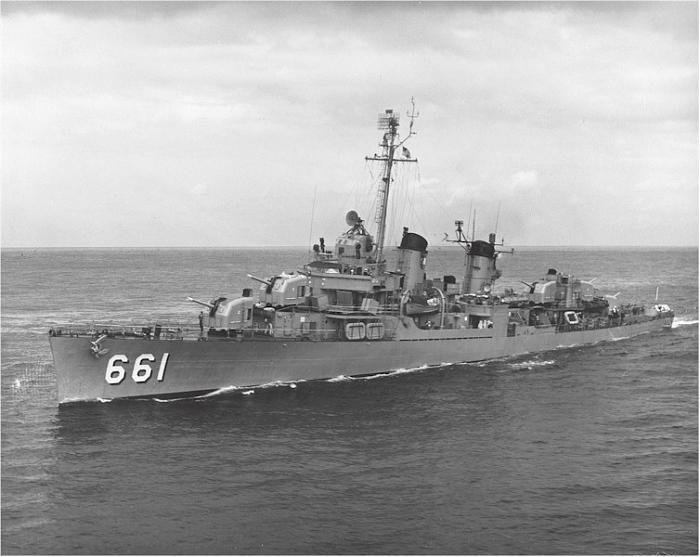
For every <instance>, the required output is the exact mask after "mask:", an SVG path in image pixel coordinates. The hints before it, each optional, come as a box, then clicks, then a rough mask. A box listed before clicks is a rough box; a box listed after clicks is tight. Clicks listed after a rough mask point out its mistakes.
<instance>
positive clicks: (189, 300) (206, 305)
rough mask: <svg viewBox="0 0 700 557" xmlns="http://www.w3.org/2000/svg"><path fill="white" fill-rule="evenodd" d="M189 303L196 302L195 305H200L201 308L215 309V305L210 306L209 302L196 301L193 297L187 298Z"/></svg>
mask: <svg viewBox="0 0 700 557" xmlns="http://www.w3.org/2000/svg"><path fill="white" fill-rule="evenodd" d="M187 301H188V302H194V303H195V304H199V305H200V306H204V307H208V308H209V309H213V308H214V304H210V303H209V302H203V301H202V300H195V299H194V298H193V297H192V296H187Z"/></svg>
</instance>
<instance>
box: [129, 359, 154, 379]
mask: <svg viewBox="0 0 700 557" xmlns="http://www.w3.org/2000/svg"><path fill="white" fill-rule="evenodd" d="M144 360H148V361H149V362H155V361H156V357H155V356H154V355H153V354H141V355H140V356H139V357H138V358H136V361H135V362H134V371H132V372H131V378H132V379H133V380H134V383H145V382H146V381H148V380H149V379H150V378H151V373H153V370H152V369H151V366H149V365H148V364H143V363H141V362H143V361H144Z"/></svg>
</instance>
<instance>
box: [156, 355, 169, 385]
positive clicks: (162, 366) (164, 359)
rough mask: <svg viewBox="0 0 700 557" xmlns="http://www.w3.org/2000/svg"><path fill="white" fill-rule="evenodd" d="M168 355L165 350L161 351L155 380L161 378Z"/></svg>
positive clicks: (160, 379)
mask: <svg viewBox="0 0 700 557" xmlns="http://www.w3.org/2000/svg"><path fill="white" fill-rule="evenodd" d="M168 356H169V354H168V353H167V352H164V353H163V359H162V360H161V361H160V368H158V376H157V377H156V381H162V380H163V376H164V375H165V365H166V364H167V363H168Z"/></svg>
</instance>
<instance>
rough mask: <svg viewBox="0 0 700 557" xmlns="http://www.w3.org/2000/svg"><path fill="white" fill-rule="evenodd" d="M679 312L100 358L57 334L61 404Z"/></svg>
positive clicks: (460, 355)
mask: <svg viewBox="0 0 700 557" xmlns="http://www.w3.org/2000/svg"><path fill="white" fill-rule="evenodd" d="M672 321H673V317H672V316H670V317H665V318H662V319H654V320H649V321H644V322H640V323H633V324H628V325H622V326H618V327H610V328H601V329H590V330H580V331H571V332H557V333H555V332H554V331H553V330H552V331H547V332H538V331H535V330H533V331H532V334H523V335H518V336H513V337H508V336H500V335H499V336H496V335H495V332H492V331H490V330H488V329H487V330H479V331H474V332H470V331H471V330H469V329H464V330H462V331H461V332H460V331H451V332H450V333H449V334H448V333H447V332H446V331H444V332H443V331H435V332H434V334H425V335H421V336H420V337H418V336H415V335H413V336H407V337H404V338H401V337H400V336H398V337H397V338H396V339H395V340H385V341H354V342H353V341H317V342H314V341H308V342H304V341H299V340H294V339H290V340H289V341H285V340H279V339H274V340H273V339H269V340H255V339H246V340H243V341H240V342H237V341H236V340H232V339H209V340H208V341H196V340H147V339H141V338H105V339H104V340H102V341H101V348H102V355H101V356H99V357H95V356H94V355H93V353H91V351H90V339H89V338H86V337H72V336H51V337H49V338H50V343H51V350H52V352H53V357H54V362H55V366H56V376H57V387H58V400H59V403H67V402H76V401H89V400H111V399H115V398H141V397H145V398H172V397H177V396H178V395H184V394H193V393H208V392H213V391H219V390H222V389H227V388H235V387H238V388H242V387H252V386H259V385H265V384H270V383H275V382H283V383H286V382H296V381H311V380H318V379H328V378H333V377H338V376H341V375H342V376H348V377H350V376H361V375H370V374H377V373H384V372H391V371H393V370H398V369H407V368H408V369H410V368H416V367H420V366H424V365H442V364H448V363H468V362H475V361H482V360H487V359H492V358H500V357H507V356H514V355H519V354H524V353H528V352H541V351H545V350H553V349H556V348H562V347H570V346H577V345H584V344H591V343H596V342H601V341H606V340H619V339H622V338H627V337H631V336H636V335H639V334H642V333H646V332H651V331H655V330H660V329H661V328H664V327H670V326H671V324H672Z"/></svg>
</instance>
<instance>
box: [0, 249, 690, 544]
mask: <svg viewBox="0 0 700 557" xmlns="http://www.w3.org/2000/svg"><path fill="white" fill-rule="evenodd" d="M697 255H698V253H697V250H696V249H658V248H657V249H653V248H649V249H641V248H639V249H637V248H635V249H629V248H628V249H614V248H608V249H592V248H591V249H582V248H578V249H568V250H565V249H561V248H556V249H555V248H552V249H544V248H540V249H535V248H523V249H517V250H516V252H515V254H513V255H504V256H503V257H501V258H500V259H499V266H500V268H502V269H503V271H504V273H503V278H502V279H501V281H500V282H501V284H502V285H504V286H515V287H518V286H522V285H521V284H520V283H519V282H518V281H519V280H520V279H522V280H525V281H531V280H536V279H538V278H541V277H542V275H543V274H544V272H545V271H546V270H547V269H548V268H549V267H555V268H557V269H559V270H562V271H565V272H568V271H570V272H572V273H574V274H576V275H578V276H580V277H581V278H587V279H591V278H594V277H595V278H596V279H597V280H596V285H597V286H598V287H599V288H600V289H601V290H602V291H604V292H605V293H610V294H615V293H616V292H618V291H622V292H623V293H622V294H620V296H619V300H620V301H621V302H623V303H624V302H628V301H629V302H633V301H647V302H650V301H653V299H654V295H655V291H656V287H657V286H659V291H660V293H659V299H660V300H659V301H663V302H665V303H669V304H670V305H672V307H673V308H674V309H675V310H676V325H675V326H674V328H672V329H670V330H666V331H663V332H659V333H655V334H647V335H642V336H639V337H635V338H630V339H625V340H621V341H618V342H611V343H600V344H597V345H594V346H587V347H580V348H572V349H562V350H556V351H550V352H545V353H537V354H530V355H527V356H520V357H513V358H504V359H500V360H494V361H488V362H482V363H479V364H477V365H446V366H443V367H440V368H432V369H420V370H412V371H410V370H409V371H398V372H397V373H394V374H391V375H388V376H383V377H378V378H370V379H352V380H351V379H342V378H338V379H335V380H329V381H319V382H311V383H299V384H297V385H287V386H277V387H274V386H272V387H268V388H259V389H251V390H247V391H234V392H231V393H227V394H222V395H219V396H215V397H210V398H205V399H193V400H182V401H177V402H169V403H159V402H156V401H114V402H111V403H85V404H76V405H69V406H63V407H60V408H59V407H58V406H57V404H56V387H55V376H54V369H53V364H52V362H51V354H50V349H49V344H48V339H47V334H46V333H47V331H48V329H49V328H50V327H51V326H53V325H54V324H56V323H61V322H67V321H69V322H70V321H81V322H89V321H97V322H100V321H104V320H105V319H109V320H122V321H123V320H126V321H128V320H134V321H135V322H140V321H143V320H144V319H145V320H148V321H154V320H156V319H158V320H161V321H162V320H164V319H172V320H176V321H180V322H191V323H192V326H193V327H196V326H197V325H196V323H197V314H198V311H199V310H198V308H197V307H196V306H193V305H192V304H190V303H188V302H186V300H185V298H186V296H193V297H195V298H201V299H209V298H211V297H213V296H214V295H218V294H222V295H228V296H232V295H237V294H239V292H240V291H241V289H242V288H243V287H244V286H246V285H247V280H246V277H245V275H246V273H248V272H250V273H253V274H256V275H258V276H265V275H267V274H270V273H272V272H275V271H278V270H293V269H295V268H297V267H298V266H299V265H300V264H301V263H303V262H304V260H305V257H306V252H305V250H300V249H252V248H251V249H205V250H193V249H181V250H179V249H142V250H136V249H132V250H22V251H20V250H4V251H3V252H2V372H1V376H0V379H1V386H2V470H1V471H2V477H1V482H2V495H1V497H2V525H1V529H2V530H1V533H2V540H1V541H2V552H3V553H4V554H95V553H97V554H117V553H120V554H121V553H127V554H154V553H167V554H309V553H312V554H325V553H333V554H368V553H371V554H456V553H459V554H668V553H672V554H697V553H698V275H697V270H698V259H697ZM429 260H430V266H431V269H433V270H434V272H432V273H431V275H430V276H433V275H434V276H441V275H443V274H454V275H457V276H459V275H460V274H461V270H460V268H461V264H462V262H463V255H462V254H461V252H460V251H459V250H458V249H457V250H455V249H447V248H437V249H432V250H431V254H430V256H429Z"/></svg>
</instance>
